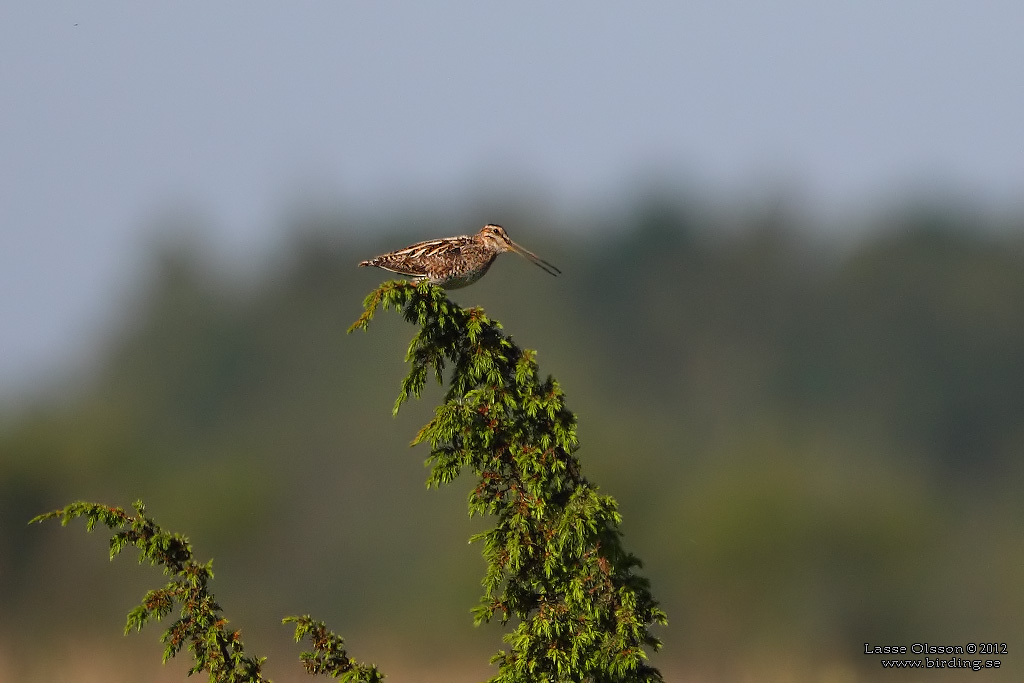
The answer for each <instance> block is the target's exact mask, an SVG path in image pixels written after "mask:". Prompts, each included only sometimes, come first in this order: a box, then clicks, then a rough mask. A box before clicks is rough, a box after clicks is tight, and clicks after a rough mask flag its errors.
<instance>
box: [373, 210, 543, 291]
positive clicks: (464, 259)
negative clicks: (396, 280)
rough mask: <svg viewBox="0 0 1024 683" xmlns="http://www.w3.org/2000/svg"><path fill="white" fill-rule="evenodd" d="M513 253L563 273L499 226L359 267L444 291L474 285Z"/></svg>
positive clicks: (409, 249)
mask: <svg viewBox="0 0 1024 683" xmlns="http://www.w3.org/2000/svg"><path fill="white" fill-rule="evenodd" d="M506 251H514V252H515V253H517V254H520V255H522V256H524V257H525V258H527V259H529V260H530V261H532V262H533V263H535V264H537V265H538V266H539V267H540V268H542V269H544V270H545V271H546V272H548V273H551V274H552V275H558V274H559V273H561V272H562V271H560V270H559V269H558V268H556V267H554V266H553V265H551V264H550V263H548V262H547V261H545V260H544V259H541V258H539V257H538V256H537V255H536V254H534V253H533V252H531V251H528V250H526V249H524V248H523V247H521V246H519V245H518V244H516V243H515V242H513V241H512V240H510V239H509V237H508V234H506V233H505V229H504V228H502V227H501V226H500V225H493V224H491V225H485V226H484V227H483V228H481V229H480V232H478V233H476V234H475V235H460V236H459V237H444V238H441V239H438V240H427V241H426V242H418V243H416V244H413V245H411V246H408V247H406V248H405V249H399V250H398V251H392V252H391V253H389V254H382V255H380V256H377V257H374V258H372V259H370V260H369V261H363V262H361V263H360V264H359V265H360V266H375V267H377V268H383V269H384V270H389V271H391V272H392V273H398V274H400V275H409V276H411V277H412V278H413V279H414V280H415V281H417V282H418V281H420V280H429V281H430V283H431V284H434V285H440V286H441V287H444V288H445V289H457V288H459V287H465V286H466V285H471V284H473V283H474V282H476V281H477V280H479V279H480V278H482V277H483V276H484V273H486V272H487V269H488V268H490V267H491V264H492V263H494V259H495V258H496V257H497V256H498V254H500V253H502V252H506Z"/></svg>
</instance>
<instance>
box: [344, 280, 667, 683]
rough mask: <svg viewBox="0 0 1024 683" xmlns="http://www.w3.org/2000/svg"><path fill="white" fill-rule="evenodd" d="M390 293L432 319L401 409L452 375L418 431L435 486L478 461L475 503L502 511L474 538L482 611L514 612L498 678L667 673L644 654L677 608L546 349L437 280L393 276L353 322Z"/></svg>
mask: <svg viewBox="0 0 1024 683" xmlns="http://www.w3.org/2000/svg"><path fill="white" fill-rule="evenodd" d="M381 306H383V308H384V309H385V310H387V309H393V310H396V311H400V312H401V313H402V315H403V317H404V318H405V319H406V320H407V321H409V322H410V323H413V324H415V325H418V326H419V328H420V329H419V331H418V332H417V333H416V335H415V336H414V337H413V340H412V342H411V344H410V346H409V351H408V353H407V355H406V361H407V362H409V363H410V369H409V374H408V375H407V377H406V378H405V380H404V381H403V382H402V386H401V391H400V393H399V396H398V399H397V401H396V402H395V408H394V410H395V412H396V413H397V411H398V409H399V408H400V407H401V405H402V403H404V402H405V401H406V400H408V399H409V398H412V397H419V395H420V392H421V391H422V389H423V387H424V386H425V384H426V380H427V377H428V375H430V374H433V375H434V377H435V379H436V380H437V381H438V383H439V384H442V385H444V374H445V369H446V368H448V367H450V368H451V372H450V377H449V379H448V382H447V386H448V388H447V391H446V393H445V397H444V403H443V404H442V405H441V406H439V407H438V408H437V410H436V411H435V415H434V418H433V419H432V420H431V421H430V422H429V423H427V425H425V426H424V427H423V428H422V429H421V430H420V431H419V432H418V433H417V434H416V437H415V438H414V439H413V445H416V444H420V443H426V444H429V446H430V455H429V457H428V458H427V464H428V465H429V466H430V467H431V471H430V475H429V477H428V479H427V485H428V486H440V485H441V484H448V483H450V482H452V481H453V480H454V479H455V478H456V477H457V476H458V475H459V473H460V472H462V471H464V470H471V471H472V472H473V473H474V475H475V476H476V478H477V484H476V486H475V487H474V488H473V489H472V491H471V492H470V495H469V501H468V505H469V514H470V516H473V515H478V514H487V515H491V516H493V517H494V518H495V520H496V523H495V526H494V528H493V529H491V530H489V531H486V532H483V533H481V534H476V535H475V536H473V537H472V538H471V540H473V541H482V544H483V551H482V552H483V556H484V559H485V560H486V562H487V571H486V573H485V576H484V579H483V582H482V583H483V588H484V594H483V596H482V597H481V599H480V602H479V604H478V605H477V607H476V608H475V609H474V610H473V615H474V621H475V623H477V624H480V623H484V622H488V621H490V620H491V619H492V618H494V617H495V616H497V617H498V618H499V619H500V620H501V622H502V623H503V624H505V623H508V622H509V621H511V620H515V622H516V625H515V628H514V629H513V630H512V632H511V633H508V634H506V635H505V637H504V639H505V642H506V643H508V644H509V645H510V646H511V650H510V651H509V652H499V653H498V654H497V655H495V657H494V658H493V659H492V662H493V663H495V664H497V665H498V669H499V671H498V675H497V676H496V677H495V678H493V679H492V683H528V682H533V681H580V682H583V681H595V682H596V681H601V682H602V683H612V682H621V683H625V682H626V681H629V682H639V681H644V682H650V683H655V682H660V681H661V680H662V678H661V674H660V672H659V671H658V670H657V669H656V668H654V667H652V666H650V665H649V664H647V661H646V660H647V650H648V649H650V650H652V651H653V650H657V649H658V648H659V647H660V646H661V642H660V641H659V640H658V639H657V638H656V637H655V636H654V635H653V634H652V633H651V631H650V627H651V626H652V625H654V624H665V623H667V620H666V616H665V613H664V612H663V611H662V610H661V609H660V608H659V607H658V604H657V602H656V601H655V600H654V598H653V596H652V595H651V593H650V585H649V583H648V581H647V579H645V578H644V577H642V576H640V575H638V574H637V573H636V572H635V571H634V570H636V569H639V568H640V567H641V563H640V560H639V559H637V558H636V557H635V556H633V555H632V554H630V553H627V552H626V551H625V549H624V548H623V546H622V535H621V532H620V531H619V524H620V523H621V521H622V520H621V517H620V515H619V513H618V511H617V506H616V503H615V500H614V499H613V498H612V497H611V496H604V495H601V494H600V493H599V491H598V488H597V487H596V486H595V485H593V484H592V483H590V482H589V481H588V480H587V479H586V478H585V477H584V476H583V474H582V472H581V468H580V463H579V460H578V459H577V458H576V457H575V455H574V453H575V452H576V450H577V449H578V447H579V442H578V439H577V436H576V416H575V415H574V414H573V413H572V412H571V411H570V410H569V409H568V408H567V407H566V405H565V396H564V394H563V393H562V390H561V388H560V387H559V385H558V383H557V382H556V381H555V380H554V379H552V378H551V377H550V376H549V377H547V378H546V379H544V380H541V379H540V376H539V374H538V368H537V363H536V354H535V353H534V352H533V351H528V350H523V349H521V348H520V347H519V346H517V345H516V344H515V343H514V342H513V341H512V339H511V338H510V337H508V336H506V335H505V334H504V333H503V332H502V331H501V330H502V328H501V325H500V324H499V323H498V322H497V321H493V320H490V319H489V318H487V316H486V315H485V314H484V312H483V310H482V309H479V308H471V309H463V308H460V307H459V306H457V305H456V304H454V303H452V302H451V301H449V300H448V299H447V298H446V296H445V294H444V291H443V290H442V289H441V288H439V287H436V286H432V285H429V284H427V283H419V284H416V285H414V284H411V283H408V282H401V281H392V282H386V283H384V284H383V285H381V286H380V287H379V288H378V289H376V290H375V291H373V292H371V293H370V295H369V296H367V297H366V300H365V302H364V309H365V310H364V313H363V314H362V315H361V316H360V317H359V319H358V320H357V321H356V322H355V323H354V324H353V325H352V327H351V328H350V329H349V331H350V332H351V331H353V330H356V329H363V330H365V329H367V328H368V325H369V322H370V321H371V320H372V318H373V315H374V313H375V312H376V310H377V309H378V308H379V307H381Z"/></svg>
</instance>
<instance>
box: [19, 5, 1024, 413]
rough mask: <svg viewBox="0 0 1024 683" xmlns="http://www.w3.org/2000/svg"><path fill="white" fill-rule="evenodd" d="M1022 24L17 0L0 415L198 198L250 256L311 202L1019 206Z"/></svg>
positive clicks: (1014, 18) (810, 12) (945, 11)
mask: <svg viewBox="0 0 1024 683" xmlns="http://www.w3.org/2000/svg"><path fill="white" fill-rule="evenodd" d="M1022 28H1024V5H1022V4H1021V3H1018V2H974V3H966V2H945V1H943V0H919V1H914V0H901V2H898V3H893V2H877V1H859V2H855V3H854V2H791V1H788V0H787V1H782V2H775V3H737V2H688V3H677V2H667V1H665V2H661V1H658V2H641V3H618V2H614V3H613V2H604V1H598V2H588V3H583V2H518V3H500V4H499V3H491V2H443V1H442V2H432V3H414V2H374V3H367V2H360V3H356V2H341V1H336V2H301V3H277V2H274V3H270V2H265V1H262V0H255V1H250V2H244V3H243V2H219V3H200V2H194V1H191V0H184V1H180V2H174V3H159V4H158V3H131V2H111V1H108V0H92V1H90V2H88V3H84V2H70V1H66V0H65V1H61V0H47V1H46V2H8V3H4V5H3V7H2V8H0V130H2V135H0V320H2V323H0V349H2V350H3V353H2V354H0V397H9V396H11V395H13V394H14V393H16V392H18V391H20V390H23V389H24V388H25V387H27V386H29V385H31V384H32V383H33V382H36V381H38V380H39V379H41V378H45V377H46V376H47V375H49V374H51V373H52V372H55V371H57V370H60V369H63V368H66V367H68V365H69V364H73V362H74V359H75V358H76V357H80V356H81V355H82V353H86V352H87V351H88V349H89V342H88V340H91V339H95V338H96V336H97V335H98V334H99V331H100V329H101V328H102V326H103V324H105V322H106V321H109V320H111V319H116V317H117V314H118V313H117V305H118V304H119V303H123V298H121V297H119V292H121V291H122V290H123V289H124V288H125V287H126V286H128V285H130V283H131V282H132V281H133V278H134V277H135V276H137V274H138V271H139V269H140V268H141V266H140V265H139V264H140V263H141V256H142V254H143V253H144V252H145V249H146V248H147V245H149V244H151V242H152V239H153V237H154V234H155V233H157V232H158V231H159V221H157V220H156V217H157V216H159V215H160V214H161V212H162V211H163V210H164V209H165V208H167V207H173V206H176V205H178V204H179V203H182V204H186V205H189V206H193V207H196V208H197V209H198V210H199V211H201V212H203V213H204V214H205V215H207V216H209V217H210V219H211V220H210V222H209V224H208V225H206V228H205V229H206V230H208V231H209V233H210V234H209V238H210V240H211V242H212V243H214V244H216V245H218V247H219V248H220V249H222V250H224V251H225V252H232V253H237V254H240V255H241V258H243V259H244V258H246V257H248V256H255V255H257V254H259V253H261V251H264V252H265V250H267V249H271V248H273V245H274V243H275V240H276V239H279V238H280V235H277V234H275V230H277V229H279V227H280V226H279V219H280V217H281V215H282V214H283V213H284V211H285V210H286V208H287V206H288V205H290V204H294V203H295V202H298V201H302V200H304V199H314V200H317V201H321V202H328V203H329V202H336V203H337V205H338V206H356V207H359V209H360V210H361V211H364V212H371V213H372V212H377V211H381V212H386V211H387V210H388V209H389V208H390V207H392V206H393V204H394V202H395V200H396V198H405V197H429V198H431V199H432V201H435V202H436V201H440V202H442V203H443V202H445V201H447V200H450V201H451V202H452V203H457V202H459V201H460V198H464V197H468V196H472V195H473V193H474V192H475V191H476V190H478V189H481V188H487V189H492V190H493V189H495V188H499V189H500V188H508V189H509V191H511V192H527V193H531V192H539V193H542V194H543V198H544V199H546V200H547V201H549V202H551V203H552V204H553V205H555V206H559V207H564V208H566V209H569V210H571V209H572V208H573V207H581V206H584V205H585V204H586V203H587V202H589V201H593V200H599V201H603V200H605V198H607V197H609V196H616V194H617V193H618V194H621V193H622V192H624V191H625V189H624V188H626V187H628V186H630V184H634V183H635V182H637V179H638V178H643V177H644V176H646V175H650V174H652V173H655V174H656V173H658V172H662V171H665V172H670V173H672V174H675V175H678V176H679V177H686V178H689V179H690V180H691V181H692V182H695V183H698V184H700V185H701V186H704V187H707V188H710V189H711V190H713V191H715V192H718V193H720V194H721V195H729V194H731V193H742V192H750V191H755V192H756V190H757V188H758V187H767V188H778V187H790V188H795V189H798V190H799V191H800V194H801V196H803V197H805V198H806V199H807V201H808V202H810V203H812V204H814V205H816V206H818V207H821V208H823V209H825V210H830V211H843V210H846V209H849V208H851V207H858V206H862V205H865V204H872V203H873V204H878V203H883V202H885V201H886V200H887V199H888V198H890V197H894V196H896V194H897V193H898V192H900V191H902V190H905V189H910V188H921V187H924V188H929V187H930V188H935V189H936V190H938V191H944V190H945V189H947V188H955V189H956V191H957V192H960V193H962V194H963V195H964V196H968V197H976V198H977V199H978V200H979V201H981V202H985V203H991V204H993V205H996V206H1004V207H1011V208H1013V207H1021V206H1022V202H1021V200H1020V198H1021V197H1022V196H1024V127H1022V124H1021V122H1022V121H1024V68H1022V65H1024V40H1021V37H1020V36H1021V30H1022ZM402 202H403V203H405V200H404V199H402ZM485 219H486V220H499V219H500V217H498V218H496V217H493V216H487V217H482V218H481V220H485ZM474 227H475V226H453V228H452V232H464V231H467V230H471V229H473V228H474ZM432 236H433V235H424V237H432ZM83 340H85V342H83Z"/></svg>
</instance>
